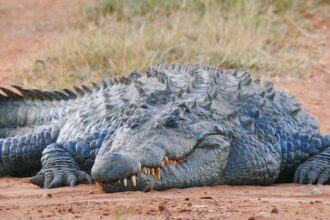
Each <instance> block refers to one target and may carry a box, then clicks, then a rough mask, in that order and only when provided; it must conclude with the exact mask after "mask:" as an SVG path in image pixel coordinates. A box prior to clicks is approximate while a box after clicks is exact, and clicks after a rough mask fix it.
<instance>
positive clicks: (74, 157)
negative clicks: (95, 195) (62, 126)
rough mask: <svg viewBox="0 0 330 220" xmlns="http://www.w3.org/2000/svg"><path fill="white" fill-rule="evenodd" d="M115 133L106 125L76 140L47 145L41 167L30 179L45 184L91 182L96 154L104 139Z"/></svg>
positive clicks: (34, 182) (54, 186)
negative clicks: (101, 129)
mask: <svg viewBox="0 0 330 220" xmlns="http://www.w3.org/2000/svg"><path fill="white" fill-rule="evenodd" d="M112 134H113V131H110V130H107V129H106V130H103V131H101V132H95V133H94V134H85V135H84V138H81V139H80V140H77V141H67V142H65V143H55V144H51V145H49V146H47V148H46V149H45V150H44V151H43V152H42V157H41V163H42V169H41V170H40V171H39V173H38V174H37V175H36V176H34V177H32V178H31V180H30V181H31V182H32V183H33V184H36V185H38V186H40V187H43V188H56V187H60V186H74V185H77V184H79V183H86V182H87V183H92V182H93V180H92V178H91V176H90V175H89V173H90V171H91V168H92V166H93V164H94V160H95V156H96V154H97V153H98V151H99V149H100V148H101V145H102V144H103V142H104V141H106V140H109V139H110V137H111V136H112ZM110 141H111V140H110Z"/></svg>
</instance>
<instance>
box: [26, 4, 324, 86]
mask: <svg viewBox="0 0 330 220" xmlns="http://www.w3.org/2000/svg"><path fill="white" fill-rule="evenodd" d="M326 1H327V0H326ZM319 4H320V3H318V2H317V1H311V0H301V1H294V0H278V1H271V0H269V1H262V0H249V1H239V0H233V1H227V0H208V1H201V0H200V1H191V0H181V1H174V0H164V1H156V0H141V1H134V0H126V1H121V0H103V1H101V2H99V1H98V2H97V4H93V5H89V6H87V8H85V9H83V10H82V15H81V18H80V19H79V21H77V23H76V24H75V25H73V26H71V27H70V28H69V30H70V31H68V33H67V35H66V36H65V37H64V38H63V39H62V40H61V41H59V42H56V43H55V45H53V46H51V47H50V48H48V49H47V50H46V51H43V52H42V53H41V54H40V55H39V58H37V61H36V62H34V64H33V66H32V67H30V68H27V69H26V70H25V71H24V72H23V73H22V74H21V77H23V78H24V79H25V84H29V85H34V86H38V87H70V86H71V85H72V84H79V83H88V82H90V81H99V80H100V79H102V78H105V77H106V76H108V75H115V76H117V75H122V74H127V73H129V72H130V71H132V70H135V69H136V70H143V69H144V68H145V67H146V66H148V65H150V64H157V63H161V62H180V63H207V64H212V65H218V66H223V67H230V68H241V69H249V70H252V71H253V72H255V73H257V74H258V75H259V76H261V77H264V78H269V77H275V76H277V75H280V76H283V75H285V74H286V73H289V72H290V73H294V74H296V75H302V76H303V77H306V76H308V74H307V73H308V72H307V71H306V70H308V69H309V68H311V67H312V66H313V65H315V63H316V62H317V60H316V59H315V56H314V55H315V50H314V41H313V39H314V38H313V36H312V35H311V34H309V28H310V24H309V23H308V19H306V18H305V17H307V16H311V15H313V14H315V13H316V12H317V11H318V9H319V8H320V5H319ZM34 59H35V58H34ZM302 70H304V74H302Z"/></svg>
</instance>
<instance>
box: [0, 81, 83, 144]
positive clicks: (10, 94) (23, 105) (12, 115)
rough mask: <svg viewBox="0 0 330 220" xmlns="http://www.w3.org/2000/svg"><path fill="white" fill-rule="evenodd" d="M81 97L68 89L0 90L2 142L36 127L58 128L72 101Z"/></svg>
mask: <svg viewBox="0 0 330 220" xmlns="http://www.w3.org/2000/svg"><path fill="white" fill-rule="evenodd" d="M15 90H16V91H15ZM77 97H78V95H77V94H76V93H75V92H72V91H70V90H67V89H65V90H63V91H41V90H38V89H24V88H22V87H20V86H13V87H12V88H11V89H7V88H4V87H0V138H6V137H10V136H16V135H22V134H26V133H31V132H33V131H34V130H35V128H36V127H40V128H45V127H47V126H48V125H51V124H52V125H54V124H56V123H57V122H58V121H59V120H60V118H61V115H62V114H63V112H64V110H65V106H67V104H68V101H71V100H74V99H76V98H77Z"/></svg>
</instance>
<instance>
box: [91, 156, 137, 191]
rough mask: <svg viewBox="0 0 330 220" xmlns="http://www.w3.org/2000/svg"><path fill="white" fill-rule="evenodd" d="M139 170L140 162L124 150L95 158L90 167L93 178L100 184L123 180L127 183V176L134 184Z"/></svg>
mask: <svg viewBox="0 0 330 220" xmlns="http://www.w3.org/2000/svg"><path fill="white" fill-rule="evenodd" d="M140 171H141V163H140V162H139V161H138V160H136V159H135V158H134V157H132V156H131V155H129V154H127V153H125V152H114V153H111V154H108V155H104V156H102V157H98V158H97V159H96V160H95V163H94V166H93V168H92V177H93V179H94V180H95V181H96V182H98V183H101V184H104V183H115V182H117V181H119V182H121V181H122V182H123V184H124V185H127V178H130V179H131V183H132V184H133V185H136V178H135V177H136V174H138V173H139V172H140Z"/></svg>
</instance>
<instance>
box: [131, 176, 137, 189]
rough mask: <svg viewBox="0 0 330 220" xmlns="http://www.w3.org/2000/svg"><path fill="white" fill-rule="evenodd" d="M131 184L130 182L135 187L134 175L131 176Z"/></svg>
mask: <svg viewBox="0 0 330 220" xmlns="http://www.w3.org/2000/svg"><path fill="white" fill-rule="evenodd" d="M131 182H132V184H133V186H134V187H135V186H136V176H135V175H133V176H131Z"/></svg>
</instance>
